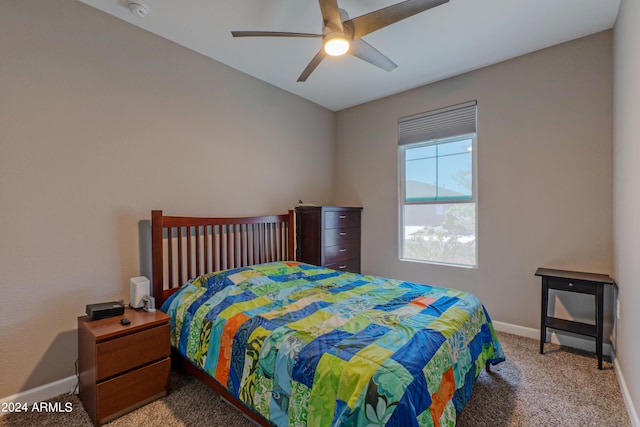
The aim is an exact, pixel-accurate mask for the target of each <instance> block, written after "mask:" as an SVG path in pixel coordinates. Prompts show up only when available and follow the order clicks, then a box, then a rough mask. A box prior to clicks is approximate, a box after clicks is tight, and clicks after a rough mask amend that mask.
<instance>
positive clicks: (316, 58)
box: [298, 49, 327, 82]
mask: <svg viewBox="0 0 640 427" xmlns="http://www.w3.org/2000/svg"><path fill="white" fill-rule="evenodd" d="M325 56H327V54H326V53H325V51H324V49H320V51H319V52H318V53H316V56H314V57H313V59H312V60H311V62H309V65H307V68H305V69H304V71H303V72H302V74H300V77H298V81H299V82H305V81H307V78H308V77H309V75H310V74H311V73H313V70H315V69H316V67H317V66H318V65H320V62H321V61H322V60H323V59H324V57H325Z"/></svg>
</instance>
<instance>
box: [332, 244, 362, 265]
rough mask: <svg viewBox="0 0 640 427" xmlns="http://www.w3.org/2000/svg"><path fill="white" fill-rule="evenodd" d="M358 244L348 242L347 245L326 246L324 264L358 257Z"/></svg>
mask: <svg viewBox="0 0 640 427" xmlns="http://www.w3.org/2000/svg"><path fill="white" fill-rule="evenodd" d="M359 257H360V244H359V243H350V244H348V245H338V246H328V247H326V248H324V264H325V265H327V264H330V263H334V262H337V261H342V260H345V259H351V258H359Z"/></svg>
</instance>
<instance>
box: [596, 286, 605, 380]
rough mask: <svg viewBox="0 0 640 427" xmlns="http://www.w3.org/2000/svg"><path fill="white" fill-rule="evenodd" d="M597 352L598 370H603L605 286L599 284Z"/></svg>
mask: <svg viewBox="0 0 640 427" xmlns="http://www.w3.org/2000/svg"><path fill="white" fill-rule="evenodd" d="M596 303H597V307H596V329H597V336H596V352H597V353H598V369H602V341H603V335H604V325H603V323H604V284H602V283H599V284H598V289H597V291H596Z"/></svg>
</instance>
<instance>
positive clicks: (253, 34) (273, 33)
mask: <svg viewBox="0 0 640 427" xmlns="http://www.w3.org/2000/svg"><path fill="white" fill-rule="evenodd" d="M231 35H232V36H233V37H316V38H318V37H322V34H307V33H286V32H281V31H231Z"/></svg>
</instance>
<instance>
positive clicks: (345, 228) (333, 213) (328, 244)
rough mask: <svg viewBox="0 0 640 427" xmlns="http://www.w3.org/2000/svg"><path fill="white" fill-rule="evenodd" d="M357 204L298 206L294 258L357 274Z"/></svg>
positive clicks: (358, 237) (358, 209) (358, 220)
mask: <svg viewBox="0 0 640 427" xmlns="http://www.w3.org/2000/svg"><path fill="white" fill-rule="evenodd" d="M361 212H362V208H360V207H344V206H298V207H297V208H296V246H297V250H296V259H297V260H298V261H302V262H306V263H309V264H314V265H321V266H324V267H329V268H333V269H334V270H344V271H350V272H352V273H360V214H361Z"/></svg>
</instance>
